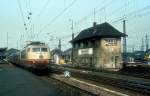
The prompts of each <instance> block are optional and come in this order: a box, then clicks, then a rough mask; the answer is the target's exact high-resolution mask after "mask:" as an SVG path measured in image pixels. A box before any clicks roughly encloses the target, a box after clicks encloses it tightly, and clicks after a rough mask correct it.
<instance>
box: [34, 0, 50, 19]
mask: <svg viewBox="0 0 150 96" xmlns="http://www.w3.org/2000/svg"><path fill="white" fill-rule="evenodd" d="M50 1H51V0H47V1H46V2H45V4H44V6H43V7H42V9H41V10H40V12H39V14H38V15H37V17H38V18H39V17H40V16H41V15H42V13H43V12H44V10H46V8H47V6H48V4H49V2H50Z"/></svg>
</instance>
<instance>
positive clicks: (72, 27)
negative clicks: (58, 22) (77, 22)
mask: <svg viewBox="0 0 150 96" xmlns="http://www.w3.org/2000/svg"><path fill="white" fill-rule="evenodd" d="M73 29H74V26H73V20H71V30H72V40H73V39H74V32H73ZM71 62H72V63H73V44H72V52H71Z"/></svg>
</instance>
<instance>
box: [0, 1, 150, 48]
mask: <svg viewBox="0 0 150 96" xmlns="http://www.w3.org/2000/svg"><path fill="white" fill-rule="evenodd" d="M94 9H95V16H94ZM30 13H31V15H29V14H30ZM28 17H30V18H29V19H28ZM94 17H95V21H96V22H97V23H98V24H100V23H103V22H108V23H110V24H112V25H113V26H114V27H115V28H117V29H118V30H119V31H121V32H122V21H123V19H126V20H127V21H126V26H127V34H128V38H127V43H128V50H130V51H131V49H132V46H135V49H139V48H140V46H141V42H142V38H144V41H145V35H146V34H147V35H150V29H149V28H150V0H0V47H6V46H7V32H8V47H9V48H17V47H18V48H21V47H23V46H24V45H25V41H29V40H38V41H43V42H46V43H48V44H49V46H50V47H51V48H55V47H57V45H58V38H61V39H62V49H63V50H64V49H67V48H69V47H70V44H69V42H68V41H70V40H71V33H72V31H71V24H72V21H73V24H74V27H73V29H74V30H73V32H75V33H76V35H77V33H78V32H80V31H81V30H83V29H85V28H88V27H91V26H92V22H93V21H94ZM24 24H25V25H26V26H24ZM25 27H26V28H27V30H25ZM149 39H150V36H149Z"/></svg>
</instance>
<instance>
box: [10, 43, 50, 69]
mask: <svg viewBox="0 0 150 96" xmlns="http://www.w3.org/2000/svg"><path fill="white" fill-rule="evenodd" d="M9 61H10V62H11V63H13V64H15V65H18V66H21V67H24V68H27V69H30V70H32V71H35V70H36V71H42V70H48V65H49V64H50V61H51V56H50V49H49V47H48V45H46V44H45V43H41V42H38V41H37V42H30V43H29V44H27V45H26V46H25V47H24V49H23V50H22V51H19V52H16V53H14V54H12V55H11V56H10V57H9Z"/></svg>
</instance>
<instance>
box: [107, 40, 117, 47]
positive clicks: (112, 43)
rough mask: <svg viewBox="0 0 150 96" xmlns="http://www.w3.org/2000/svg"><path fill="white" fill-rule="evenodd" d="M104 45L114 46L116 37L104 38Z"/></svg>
mask: <svg viewBox="0 0 150 96" xmlns="http://www.w3.org/2000/svg"><path fill="white" fill-rule="evenodd" d="M106 45H107V46H115V45H117V39H113V38H110V39H107V40H106Z"/></svg>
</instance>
